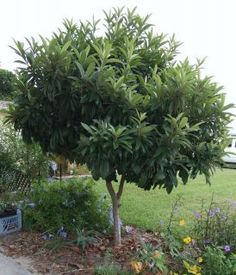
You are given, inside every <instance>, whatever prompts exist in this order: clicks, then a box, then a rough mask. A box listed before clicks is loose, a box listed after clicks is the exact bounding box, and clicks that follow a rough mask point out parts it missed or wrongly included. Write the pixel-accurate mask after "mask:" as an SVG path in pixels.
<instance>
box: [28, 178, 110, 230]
mask: <svg viewBox="0 0 236 275" xmlns="http://www.w3.org/2000/svg"><path fill="white" fill-rule="evenodd" d="M28 201H30V202H31V203H33V204H35V207H33V208H31V207H28V206H26V208H25V209H24V227H25V229H34V230H37V231H41V232H44V231H47V230H49V231H50V232H57V231H58V230H59V229H60V228H61V227H64V228H65V229H66V230H67V232H68V231H69V232H75V231H76V229H78V228H79V229H81V228H86V229H94V230H104V229H107V228H108V212H107V206H106V204H105V202H104V201H103V199H101V198H100V196H99V195H98V194H97V193H96V192H94V190H93V188H92V181H91V179H89V180H84V179H80V180H68V181H62V182H55V181H54V182H53V183H51V182H47V181H42V182H40V184H38V183H37V184H35V185H34V186H33V190H32V192H31V193H30V195H29V198H28Z"/></svg>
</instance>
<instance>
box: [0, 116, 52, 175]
mask: <svg viewBox="0 0 236 275" xmlns="http://www.w3.org/2000/svg"><path fill="white" fill-rule="evenodd" d="M0 128H1V131H0V170H6V169H7V170H11V169H16V170H19V171H21V172H22V173H24V174H26V175H28V176H30V177H32V178H34V177H37V176H45V175H47V172H48V157H47V156H46V155H44V154H43V153H42V150H41V147H40V146H39V145H38V144H36V143H32V144H25V143H24V141H23V139H22V136H21V133H20V132H19V131H18V132H16V131H15V130H14V128H13V127H12V125H5V124H4V123H3V122H2V121H1V120H0Z"/></svg>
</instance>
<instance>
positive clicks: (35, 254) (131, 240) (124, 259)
mask: <svg viewBox="0 0 236 275" xmlns="http://www.w3.org/2000/svg"><path fill="white" fill-rule="evenodd" d="M0 242H1V246H2V248H3V251H4V253H5V254H6V255H7V256H10V257H15V258H17V257H21V256H24V257H28V258H30V259H31V260H32V263H33V267H34V269H35V270H37V272H38V273H39V274H62V275H63V274H66V275H69V274H73V275H74V274H94V272H93V270H94V267H96V266H99V265H102V264H104V263H106V261H107V260H109V263H111V262H114V263H118V264H120V265H121V266H122V267H123V268H124V270H130V262H131V261H132V260H134V258H135V254H136V251H137V249H138V248H139V247H140V245H141V243H142V242H145V243H147V242H148V243H152V244H153V245H154V246H155V247H156V248H157V249H158V248H160V247H162V246H163V242H162V241H161V238H160V236H158V235H157V234H154V233H153V232H147V231H142V230H139V229H135V228H132V230H131V232H129V233H125V235H124V236H123V240H122V245H121V246H119V247H117V248H114V247H113V244H112V237H111V236H102V237H100V238H99V240H98V242H97V243H94V244H91V245H89V246H88V247H87V248H86V249H85V250H84V251H83V250H81V249H80V248H79V247H78V246H75V245H70V246H65V247H59V248H58V249H56V250H55V249H53V250H52V249H49V248H46V247H47V244H48V243H49V242H50V241H46V240H44V239H43V238H42V234H39V233H29V232H20V233H15V234H10V235H7V236H4V237H1V238H0Z"/></svg>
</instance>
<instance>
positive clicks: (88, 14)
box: [0, 0, 236, 128]
mask: <svg viewBox="0 0 236 275" xmlns="http://www.w3.org/2000/svg"><path fill="white" fill-rule="evenodd" d="M122 6H125V7H129V8H133V7H135V6H136V7H137V11H138V12H139V13H140V14H141V15H144V16H145V15H147V14H152V16H151V19H150V22H151V23H152V24H153V25H154V31H155V32H157V33H158V32H163V33H166V34H169V35H172V34H175V35H176V38H177V40H178V41H181V42H182V43H183V44H182V45H181V47H180V48H179V51H180V52H181V55H180V57H179V58H180V59H183V58H185V57H188V58H189V59H190V61H191V62H192V63H194V62H195V60H196V58H204V57H207V59H206V62H205V64H204V73H205V74H207V75H211V76H214V78H213V79H214V81H215V82H218V83H219V84H220V85H223V86H224V92H225V93H226V102H227V103H234V104H235V105H236V92H235V88H236V84H235V75H234V73H235V71H234V67H235V65H236V32H235V26H236V15H235V11H236V1H235V0H126V1H124V0H86V1H81V0H66V1H65V0H7V1H2V2H1V6H0V67H1V68H4V69H8V70H14V69H15V68H16V63H14V60H16V59H17V56H16V54H15V53H14V52H13V50H12V49H11V48H10V47H9V45H11V46H13V45H14V43H13V39H16V40H20V41H23V40H24V37H30V36H33V37H37V36H38V35H39V34H40V35H42V36H46V37H50V35H51V34H52V32H53V31H56V30H57V28H59V27H61V26H62V21H63V19H64V18H69V19H71V18H73V19H74V21H75V22H79V21H80V20H82V21H83V20H90V19H91V18H92V16H93V15H94V16H95V18H102V17H103V10H106V11H108V10H109V9H111V8H112V7H122ZM232 112H233V113H235V114H236V109H235V110H232ZM232 126H233V127H235V128H236V121H234V123H233V124H232Z"/></svg>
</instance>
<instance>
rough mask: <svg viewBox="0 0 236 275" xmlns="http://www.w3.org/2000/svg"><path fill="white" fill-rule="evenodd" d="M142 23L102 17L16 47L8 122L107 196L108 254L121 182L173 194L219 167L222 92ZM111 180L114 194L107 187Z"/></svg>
mask: <svg viewBox="0 0 236 275" xmlns="http://www.w3.org/2000/svg"><path fill="white" fill-rule="evenodd" d="M148 19H149V16H146V17H144V18H142V17H141V16H139V15H138V14H136V11H135V9H134V10H131V11H130V10H128V11H127V12H124V10H123V9H114V10H113V11H111V12H109V13H106V12H105V32H104V34H103V35H99V34H98V33H97V25H98V21H95V20H93V21H92V22H87V23H82V22H80V24H79V25H76V24H74V23H73V22H72V21H68V20H65V21H64V30H60V29H59V31H58V32H57V33H54V34H53V36H52V38H50V39H45V38H43V37H41V40H40V42H36V41H35V40H34V39H31V40H27V44H28V45H27V48H25V47H24V44H23V43H21V42H16V47H15V51H16V53H17V54H18V55H19V56H20V57H21V61H19V62H20V63H21V64H22V67H21V68H19V72H18V80H17V87H18V92H19V95H18V97H17V98H16V100H15V107H14V108H12V109H11V111H10V120H11V121H12V122H13V123H14V125H15V128H16V129H21V130H22V135H23V137H24V140H25V141H26V142H27V143H30V142H32V141H35V142H38V143H39V144H40V145H41V147H42V148H43V150H44V151H45V152H51V153H56V154H59V155H63V156H65V157H67V158H69V159H70V160H72V161H74V160H76V161H77V162H79V163H86V164H87V166H88V167H89V168H90V169H91V172H92V175H93V177H94V179H95V180H98V179H99V178H102V179H104V180H105V182H106V186H107V189H108V191H109V193H110V195H111V199H112V205H113V217H114V237H115V244H120V242H121V232H120V224H119V210H118V209H119V203H120V198H121V195H122V191H123V187H124V183H125V182H133V183H135V184H137V185H138V186H139V187H141V188H143V189H145V190H150V189H151V188H155V187H159V188H165V189H166V190H167V192H168V193H170V192H171V190H172V189H173V187H176V186H177V183H178V180H177V178H178V176H179V177H180V178H181V179H182V181H183V183H184V184H185V183H186V182H187V181H188V179H189V178H195V177H196V176H197V175H198V174H199V173H200V174H204V175H205V176H206V180H207V182H209V178H210V175H211V173H212V172H213V171H214V167H215V166H217V165H220V163H221V156H222V155H223V151H224V145H225V143H224V140H225V136H226V133H227V128H226V125H227V124H228V123H229V121H230V114H229V113H227V109H228V108H229V107H231V105H228V106H225V105H224V95H223V94H222V93H221V90H222V88H221V87H219V86H218V85H217V84H216V83H214V82H212V80H211V78H209V77H202V76H201V74H200V71H201V64H202V62H200V61H198V62H197V64H196V65H191V64H190V63H189V61H188V60H187V59H186V60H184V61H183V62H177V60H176V55H177V49H178V46H179V43H178V42H176V41H175V39H174V37H171V38H167V36H165V35H163V34H155V33H154V31H153V29H152V26H151V24H149V23H148ZM118 180H119V186H118V191H117V192H116V191H115V189H114V186H113V184H112V182H113V181H118Z"/></svg>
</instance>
